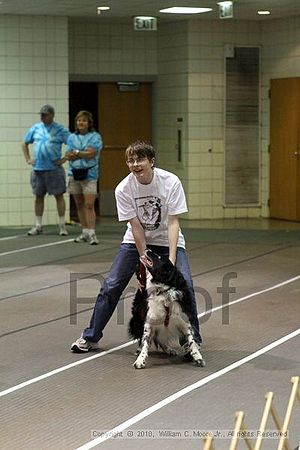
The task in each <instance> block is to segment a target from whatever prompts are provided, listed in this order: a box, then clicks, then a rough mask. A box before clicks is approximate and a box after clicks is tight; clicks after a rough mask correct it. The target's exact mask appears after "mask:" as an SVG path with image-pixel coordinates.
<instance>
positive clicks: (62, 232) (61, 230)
mask: <svg viewBox="0 0 300 450" xmlns="http://www.w3.org/2000/svg"><path fill="white" fill-rule="evenodd" d="M58 234H59V235H60V236H68V234H69V233H68V232H67V230H66V227H65V225H63V226H62V227H59V233H58Z"/></svg>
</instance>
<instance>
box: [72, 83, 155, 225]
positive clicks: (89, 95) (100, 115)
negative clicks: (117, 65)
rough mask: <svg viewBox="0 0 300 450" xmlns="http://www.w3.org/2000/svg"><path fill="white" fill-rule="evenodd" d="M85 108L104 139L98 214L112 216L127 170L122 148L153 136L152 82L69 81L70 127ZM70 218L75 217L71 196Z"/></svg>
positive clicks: (149, 139) (75, 219)
mask: <svg viewBox="0 0 300 450" xmlns="http://www.w3.org/2000/svg"><path fill="white" fill-rule="evenodd" d="M82 109H86V110H88V111H90V112H91V113H92V114H93V117H94V125H95V128H96V130H97V131H99V132H100V134H101V136H102V139H103V149H102V151H101V156H100V179H99V185H98V193H99V200H97V203H96V208H95V209H96V214H97V216H115V215H116V208H115V199H114V190H115V187H116V186H117V184H118V183H119V182H120V181H121V180H122V179H123V178H124V177H125V176H126V175H127V174H128V168H127V166H126V164H125V160H124V152H125V149H126V147H127V146H128V144H130V143H131V142H134V141H136V140H145V141H148V142H151V139H152V83H150V82H108V83H95V82H70V85H69V111H70V114H69V117H70V123H69V126H70V130H71V131H73V130H74V117H75V116H76V114H77V113H78V111H80V110H82ZM70 218H71V220H74V221H78V217H77V211H76V207H75V204H74V200H73V199H72V197H71V196H70Z"/></svg>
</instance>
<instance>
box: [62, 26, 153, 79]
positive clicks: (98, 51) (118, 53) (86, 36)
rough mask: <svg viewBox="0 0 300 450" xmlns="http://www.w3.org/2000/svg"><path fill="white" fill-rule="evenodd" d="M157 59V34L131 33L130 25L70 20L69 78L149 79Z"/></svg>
mask: <svg viewBox="0 0 300 450" xmlns="http://www.w3.org/2000/svg"><path fill="white" fill-rule="evenodd" d="M156 58H157V35H156V33H154V32H149V31H148V32H147V31H146V32H143V31H134V30H133V25H132V21H130V22H126V23H122V22H107V21H105V22H103V21H101V20H100V21H99V20H95V21H94V20H89V21H85V22H83V21H82V20H78V19H72V20H69V61H70V65H69V70H70V74H76V75H78V74H81V75H94V74H96V75H102V76H103V75H109V76H111V75H152V74H156V73H157V64H156Z"/></svg>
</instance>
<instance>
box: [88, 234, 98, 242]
mask: <svg viewBox="0 0 300 450" xmlns="http://www.w3.org/2000/svg"><path fill="white" fill-rule="evenodd" d="M89 244H90V245H98V244H99V241H98V239H97V236H96V235H95V233H93V234H90V236H89Z"/></svg>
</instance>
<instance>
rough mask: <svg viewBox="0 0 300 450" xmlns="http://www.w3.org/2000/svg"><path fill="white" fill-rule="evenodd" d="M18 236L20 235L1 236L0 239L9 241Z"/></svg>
mask: <svg viewBox="0 0 300 450" xmlns="http://www.w3.org/2000/svg"><path fill="white" fill-rule="evenodd" d="M18 237H20V235H19V234H18V235H17V236H7V237H3V238H0V241H9V240H10V239H17V238H18Z"/></svg>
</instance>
